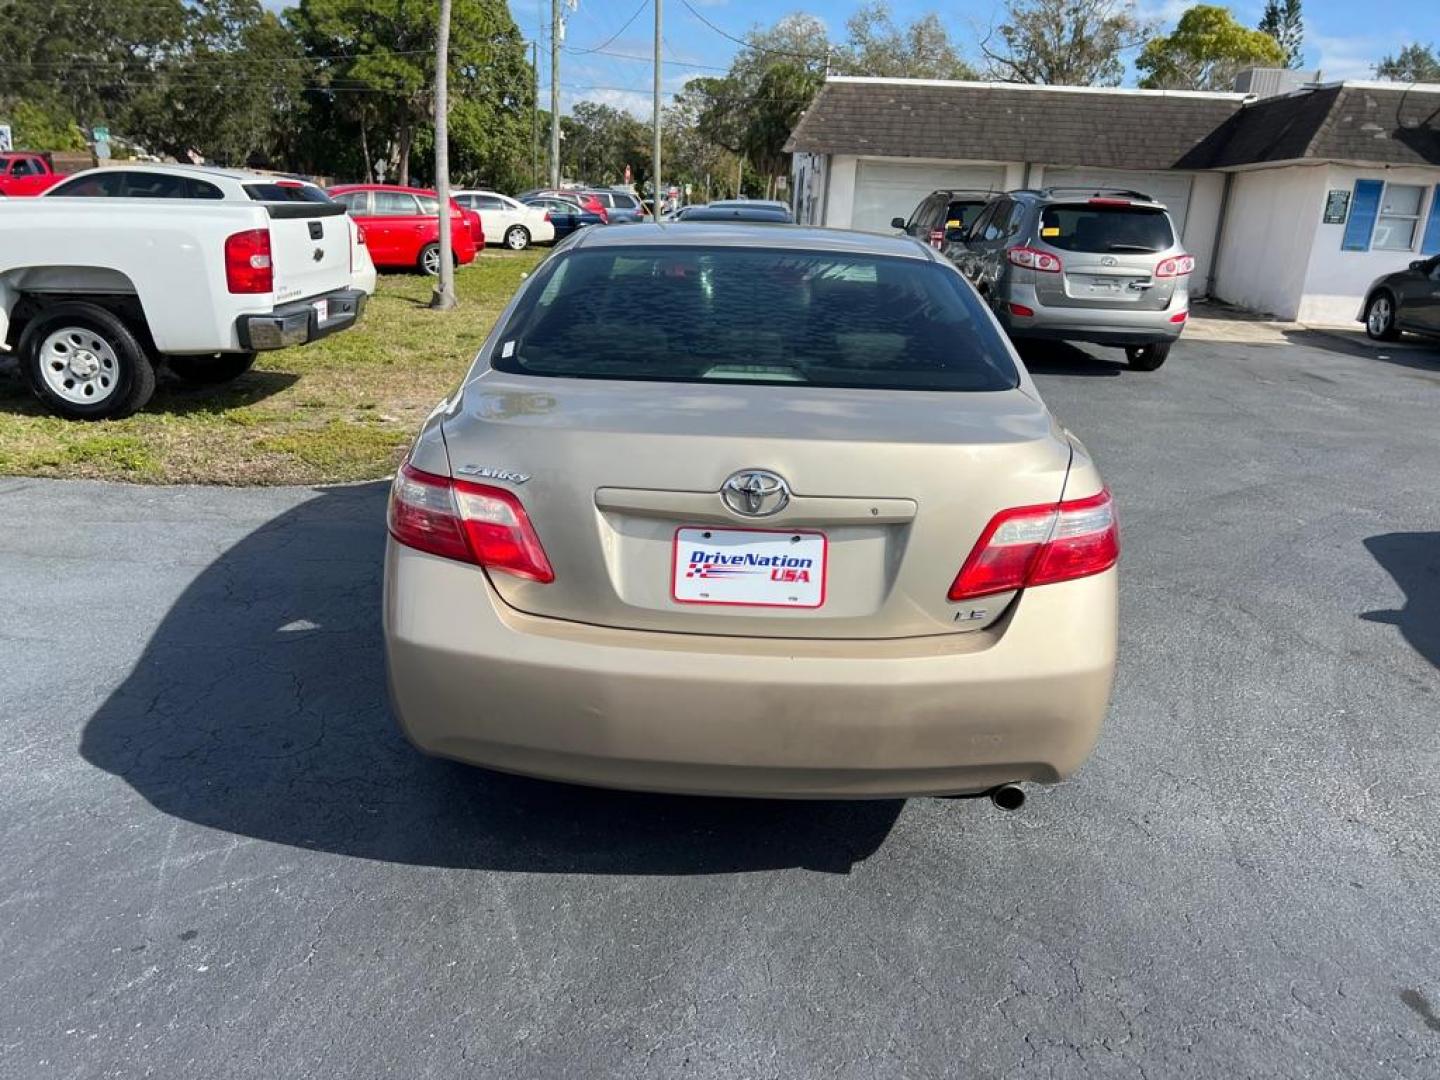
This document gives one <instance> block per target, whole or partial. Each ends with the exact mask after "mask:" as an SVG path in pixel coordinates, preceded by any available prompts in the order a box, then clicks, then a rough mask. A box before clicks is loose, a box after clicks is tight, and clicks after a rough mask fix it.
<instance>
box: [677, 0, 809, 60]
mask: <svg viewBox="0 0 1440 1080" xmlns="http://www.w3.org/2000/svg"><path fill="white" fill-rule="evenodd" d="M680 3H682V4H684V5H685V10H686V11H688V12H690V14H691V15H694V16H695V18H697V19H699V20H700V21H701V22H702V23H704V24H705V25H706V26H708V27H709V28H710V29H711V30H714V31H715V33H717V34H719V35H720V36H721V37H723V38H725V39H727V40H729V41H733V42H735V44H736V45H743V46H744V47H745V48H747V49H750V50H751V51H752V52H762V53H770V54H771V55H772V56H789V57H793V58H794V59H796V60H809V61H812V62H814V63H821V64H824V63H827V62H828V61H829V57H828V56H817V55H816V54H814V53H802V52H793V51H791V50H790V49H772V48H770V47H769V46H767V45H756V44H754V43H753V42H750V41H746V40H745V39H744V38H739V37H736V36H735V35H734V34H732V33H730V32H729V31H728V30H722V29H721V28H720V27H718V26H716V25H715V24H714V23H712V22H711V21H710V20H709V19H707V18H706V17H705V16H704V15H701V14H700V12H698V11H696V10H695V8H694V6H693V5H691V3H690V0H680Z"/></svg>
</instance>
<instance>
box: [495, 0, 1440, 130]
mask: <svg viewBox="0 0 1440 1080" xmlns="http://www.w3.org/2000/svg"><path fill="white" fill-rule="evenodd" d="M690 2H691V4H692V5H693V6H694V7H696V8H697V9H698V10H699V11H700V13H701V14H702V15H704V16H705V18H707V19H709V20H710V21H711V22H713V23H714V24H715V25H716V26H718V27H720V28H721V29H722V30H725V31H727V32H729V33H731V34H735V35H737V36H742V35H743V33H744V31H745V30H746V29H747V28H749V27H750V26H752V25H754V24H756V23H764V24H769V23H772V22H774V21H775V20H776V19H778V18H779V17H780V16H781V15H783V14H785V13H787V12H789V11H808V12H811V13H813V14H816V15H819V16H820V17H821V18H822V19H824V20H825V22H826V24H827V25H829V26H830V27H831V28H832V32H833V33H835V34H839V33H842V32H843V29H844V24H845V20H846V18H848V17H849V15H850V14H851V13H852V12H853V11H854V10H855V9H856V8H857V7H859V6H860V0H831V2H828V3H824V4H819V3H813V4H810V5H805V4H803V3H802V4H794V5H790V4H785V3H780V4H776V3H774V2H773V0H771V2H767V0H690ZM641 3H642V0H579V6H578V8H577V9H576V10H575V11H574V12H572V13H571V14H570V16H569V19H568V27H567V30H566V35H565V45H566V46H567V47H569V48H571V49H586V48H593V47H595V46H598V45H601V44H602V43H604V42H605V40H606V39H607V38H609V37H610V36H611V35H612V34H614V33H615V32H616V31H618V30H620V28H621V27H622V26H623V25H624V24H625V22H626V21H627V20H628V19H630V17H631V16H632V15H634V14H635V12H636V10H637V8H639V7H640V6H641ZM1190 6H1191V2H1187V0H1139V3H1138V7H1139V10H1140V12H1141V14H1142V15H1144V16H1146V17H1148V18H1154V19H1159V20H1160V21H1161V22H1162V23H1164V24H1165V25H1166V26H1167V28H1168V27H1170V26H1173V25H1174V22H1175V20H1176V19H1177V18H1178V17H1179V15H1180V13H1181V12H1183V11H1184V10H1185V9H1186V8H1188V7H1190ZM1228 6H1229V7H1230V9H1231V10H1232V11H1233V12H1234V13H1235V15H1236V18H1238V19H1240V20H1241V21H1242V22H1244V23H1246V24H1247V25H1251V26H1253V25H1254V24H1255V23H1256V22H1257V21H1258V20H1259V18H1260V12H1261V10H1262V8H1263V6H1264V3H1263V0H1259V2H1244V3H1233V4H1230V5H1228ZM510 10H511V13H512V14H513V15H514V18H515V21H516V23H517V24H518V25H519V26H520V29H521V32H522V33H524V34H525V35H526V37H530V38H533V37H535V36H536V35H537V33H539V32H540V29H541V28H542V27H543V29H544V33H545V35H546V37H545V39H544V40H546V41H547V42H548V40H549V38H548V26H549V18H550V3H549V0H510ZM891 10H892V11H893V12H894V13H895V16H896V19H897V21H900V20H902V19H907V20H908V19H910V18H914V17H916V16H918V15H921V14H923V13H925V12H926V11H936V12H938V13H939V14H940V15H941V17H942V18H943V19H944V20H945V22H946V24H947V25H948V26H949V27H950V28H951V31H952V37H953V38H954V40H955V41H956V42H957V43H958V44H959V45H960V47H961V48H962V50H964V51H965V52H966V53H967V55H968V56H969V57H970V58H971V59H972V60H976V61H978V49H977V48H976V47H975V42H976V41H977V40H979V38H980V37H981V36H983V34H984V32H985V31H986V29H988V28H989V27H990V26H992V25H994V24H997V23H998V22H1000V21H1001V19H1002V17H1003V13H1004V6H1003V4H1001V3H997V2H995V0H961V2H958V3H956V2H951V3H926V2H924V0H892V3H891ZM1382 11H1383V13H1384V14H1383V15H1381V14H1380V13H1381V12H1382ZM1304 12H1305V22H1306V27H1305V30H1306V32H1305V46H1306V49H1305V51H1306V62H1307V65H1308V66H1310V67H1317V66H1318V67H1320V68H1321V69H1322V71H1323V73H1324V76H1325V78H1327V79H1330V78H1351V79H1355V78H1369V77H1370V68H1371V65H1372V64H1373V63H1374V62H1375V61H1376V60H1378V59H1379V58H1380V57H1381V56H1383V55H1385V54H1386V53H1387V52H1395V51H1396V50H1398V49H1399V48H1400V47H1401V46H1402V45H1404V44H1406V43H1408V42H1411V41H1420V42H1434V43H1436V44H1437V45H1440V3H1437V2H1435V0H1385V2H1384V3H1375V2H1373V0H1372V2H1370V3H1357V2H1356V0H1304ZM653 19H654V14H653V9H652V8H651V7H650V4H649V2H645V3H644V10H643V11H641V13H640V14H639V15H638V16H637V17H636V18H635V20H634V22H633V23H631V24H630V26H629V28H628V29H626V30H625V31H623V32H622V33H621V34H620V36H619V37H617V38H616V39H615V40H614V41H613V42H611V43H610V44H609V45H607V46H606V47H605V52H606V53H623V54H628V55H632V56H637V57H644V58H646V59H643V60H626V59H624V58H622V57H618V56H608V55H601V54H598V53H590V54H588V55H583V56H582V55H575V54H573V53H569V52H565V53H562V54H561V60H560V86H561V92H562V104H563V106H564V107H565V108H567V109H568V107H569V105H570V104H571V103H572V102H574V101H577V100H581V99H583V98H589V99H591V100H597V101H604V102H608V103H610V104H613V105H618V106H623V107H626V108H629V109H630V110H631V111H632V112H634V113H636V115H639V116H642V117H648V116H649V115H650V93H649V87H650V79H651V67H650V63H649V59H648V58H649V57H650V55H651V47H652V42H653V32H654V30H653ZM664 27H665V33H664V36H665V43H666V47H667V52H666V57H665V58H666V60H667V63H666V65H665V73H664V74H665V89H666V90H667V91H671V92H673V91H674V90H677V89H679V88H680V87H681V86H682V85H684V83H685V81H686V79H689V78H693V77H694V76H696V75H703V74H708V73H711V72H712V69H714V68H720V69H723V68H724V67H725V66H726V65H727V64H729V62H730V59H731V57H732V56H733V55H734V53H735V51H736V49H737V48H738V46H736V45H734V44H733V43H732V42H730V41H728V40H726V39H725V38H724V37H722V36H721V35H719V34H717V33H716V32H715V31H713V30H711V29H709V28H708V27H706V26H705V25H704V24H703V23H701V22H700V21H699V20H698V19H697V18H695V16H693V15H692V14H691V13H690V12H689V11H687V10H686V9H685V7H684V5H683V4H681V3H680V2H679V0H665V4H664ZM977 66H978V64H977ZM541 82H542V84H543V86H544V88H545V89H544V93H546V94H547V95H548V92H549V90H548V87H549V58H548V56H542V57H541Z"/></svg>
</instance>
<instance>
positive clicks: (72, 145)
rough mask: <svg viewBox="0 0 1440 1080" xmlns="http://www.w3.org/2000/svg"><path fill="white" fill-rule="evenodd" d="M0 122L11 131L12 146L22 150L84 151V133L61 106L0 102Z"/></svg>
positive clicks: (27, 102) (24, 102)
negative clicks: (2, 121)
mask: <svg viewBox="0 0 1440 1080" xmlns="http://www.w3.org/2000/svg"><path fill="white" fill-rule="evenodd" d="M0 119H3V120H5V121H7V122H8V123H9V124H10V126H11V128H12V129H13V131H12V135H13V137H14V142H15V146H16V148H17V149H21V150H84V149H85V145H86V144H85V132H83V131H81V130H80V125H79V124H77V123H75V118H74V117H72V116H71V115H70V113H69V112H68V110H67V109H66V108H65V106H64V105H63V104H59V103H56V102H54V101H51V102H49V103H47V104H42V103H40V102H37V101H34V100H30V101H14V102H10V103H8V104H7V103H6V102H3V101H0Z"/></svg>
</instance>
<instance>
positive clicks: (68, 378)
mask: <svg viewBox="0 0 1440 1080" xmlns="http://www.w3.org/2000/svg"><path fill="white" fill-rule="evenodd" d="M19 353H20V369H21V371H22V372H24V374H25V380H26V382H28V383H29V384H30V389H31V391H33V392H34V394H35V396H36V397H37V398H39V399H40V401H41V403H42V404H43V405H44V406H45V407H46V408H47V409H49V410H50V411H51V412H53V413H55V414H56V415H57V416H63V417H65V418H66V419H68V420H113V419H117V418H119V417H122V416H129V415H130V414H132V413H134V412H136V411H137V410H139V409H142V408H144V406H145V403H146V402H148V401H149V400H150V397H151V395H153V394H154V393H155V366H154V365H153V364H152V363H151V362H150V358H149V356H147V355H146V353H145V348H144V346H143V345H141V344H140V341H139V339H138V338H137V337H136V336H135V334H134V333H133V332H132V331H131V329H130V328H129V327H128V326H126V325H125V322H124V321H123V320H122V319H121V318H120V317H119V316H117V315H116V314H115V313H114V312H112V311H108V310H106V309H105V308H103V307H100V306H99V305H98V304H85V303H79V302H66V303H60V304H55V305H53V306H51V307H47V308H45V309H43V310H42V311H41V312H40V313H39V314H38V315H36V316H35V317H34V318H33V319H31V320H30V322H29V324H28V325H27V326H26V327H25V333H24V334H23V335H22V336H21V338H20V348H19Z"/></svg>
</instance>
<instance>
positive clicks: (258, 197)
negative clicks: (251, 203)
mask: <svg viewBox="0 0 1440 1080" xmlns="http://www.w3.org/2000/svg"><path fill="white" fill-rule="evenodd" d="M245 194H246V195H249V196H250V198H252V199H254V200H255V201H256V202H307V203H328V202H330V201H332V200H331V198H330V196H329V195H326V194H325V192H323V191H321V190H320V189H319V188H317V187H311V186H310V185H309V184H246V185H245Z"/></svg>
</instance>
